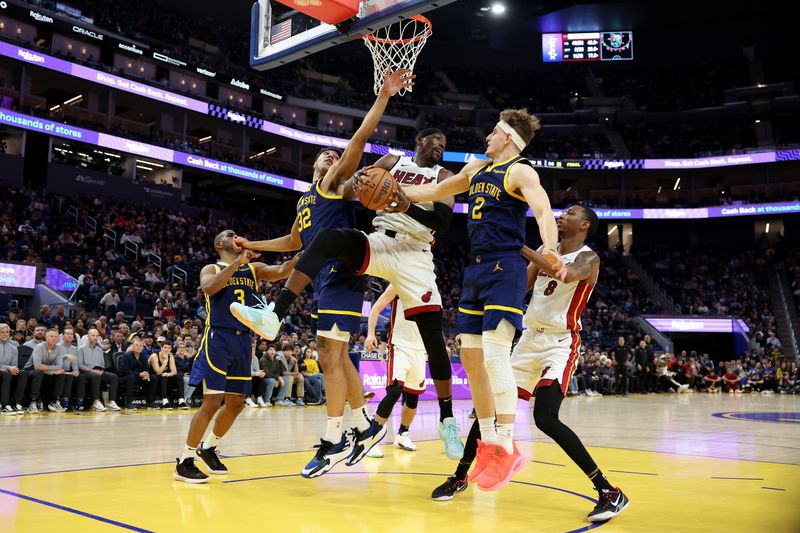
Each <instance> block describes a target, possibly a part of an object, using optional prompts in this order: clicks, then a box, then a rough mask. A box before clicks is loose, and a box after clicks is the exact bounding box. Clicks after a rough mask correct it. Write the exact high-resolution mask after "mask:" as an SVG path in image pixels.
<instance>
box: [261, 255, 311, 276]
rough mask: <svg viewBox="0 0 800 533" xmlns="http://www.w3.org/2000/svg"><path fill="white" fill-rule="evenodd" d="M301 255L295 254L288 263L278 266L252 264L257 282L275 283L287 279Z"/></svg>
mask: <svg viewBox="0 0 800 533" xmlns="http://www.w3.org/2000/svg"><path fill="white" fill-rule="evenodd" d="M301 254H302V252H301V253H299V254H295V256H294V257H292V258H291V259H289V260H288V261H284V262H283V263H281V264H280V265H266V264H264V263H253V268H255V270H256V277H258V281H276V280H279V279H286V278H288V277H289V274H291V273H292V270H294V265H295V264H297V260H298V259H300V255H301Z"/></svg>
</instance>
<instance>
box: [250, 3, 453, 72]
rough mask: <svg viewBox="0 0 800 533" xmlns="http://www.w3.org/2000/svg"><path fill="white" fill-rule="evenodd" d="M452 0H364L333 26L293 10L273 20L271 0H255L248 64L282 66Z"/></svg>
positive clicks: (266, 67) (268, 66) (262, 67)
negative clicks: (354, 12) (350, 15)
mask: <svg viewBox="0 0 800 533" xmlns="http://www.w3.org/2000/svg"><path fill="white" fill-rule="evenodd" d="M455 1H456V0H364V1H362V2H361V7H360V9H359V13H358V15H357V16H356V17H355V18H354V19H353V20H351V21H347V22H345V23H343V24H338V25H335V26H334V25H331V24H325V23H324V22H320V21H318V20H315V19H313V18H311V17H308V16H306V15H303V14H302V13H298V12H296V11H293V12H290V13H287V14H286V15H284V16H283V17H281V18H280V19H274V18H273V16H272V5H271V4H270V0H258V1H257V2H256V3H254V4H253V7H252V11H251V21H250V66H251V67H253V68H254V69H256V70H268V69H271V68H275V67H278V66H281V65H285V64H286V63H289V62H291V61H295V60H297V59H300V58H302V57H306V56H308V55H311V54H313V53H316V52H319V51H321V50H324V49H326V48H330V47H332V46H336V45H338V44H341V43H344V42H347V41H351V40H353V39H357V38H359V37H363V36H364V35H366V34H367V33H369V32H372V31H375V30H377V29H378V28H382V27H384V26H387V25H389V24H392V23H394V22H398V21H400V20H403V19H406V18H408V17H410V16H412V15H420V14H423V13H426V12H428V11H431V10H433V9H436V8H439V7H442V6H445V5H447V4H450V3H452V2H455Z"/></svg>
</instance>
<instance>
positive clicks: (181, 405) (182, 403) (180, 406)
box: [178, 398, 189, 409]
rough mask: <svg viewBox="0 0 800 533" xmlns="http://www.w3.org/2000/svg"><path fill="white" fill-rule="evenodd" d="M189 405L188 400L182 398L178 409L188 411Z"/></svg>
mask: <svg viewBox="0 0 800 533" xmlns="http://www.w3.org/2000/svg"><path fill="white" fill-rule="evenodd" d="M188 408H189V404H187V403H186V398H180V399H179V400H178V409H188Z"/></svg>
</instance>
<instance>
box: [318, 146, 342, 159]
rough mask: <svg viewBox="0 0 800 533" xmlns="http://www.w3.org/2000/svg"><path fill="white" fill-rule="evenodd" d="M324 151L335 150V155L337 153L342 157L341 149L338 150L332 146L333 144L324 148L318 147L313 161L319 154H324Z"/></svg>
mask: <svg viewBox="0 0 800 533" xmlns="http://www.w3.org/2000/svg"><path fill="white" fill-rule="evenodd" d="M325 152H335V153H336V155H338V156H339V157H342V151H341V150H339V149H338V148H334V147H333V146H328V147H326V148H320V149H319V152H317V155H315V156H314V161H316V160H317V158H318V157H319V156H321V155H322V154H324V153H325Z"/></svg>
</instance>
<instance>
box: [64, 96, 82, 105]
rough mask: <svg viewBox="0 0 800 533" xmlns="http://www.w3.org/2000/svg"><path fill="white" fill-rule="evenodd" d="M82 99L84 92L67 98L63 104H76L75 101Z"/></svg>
mask: <svg viewBox="0 0 800 533" xmlns="http://www.w3.org/2000/svg"><path fill="white" fill-rule="evenodd" d="M81 100H83V95H82V94H79V95H78V96H75V97H73V98H70V99H69V100H67V101H66V102H64V103H63V104H62V105H70V104H75V103H77V102H80V101H81Z"/></svg>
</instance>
